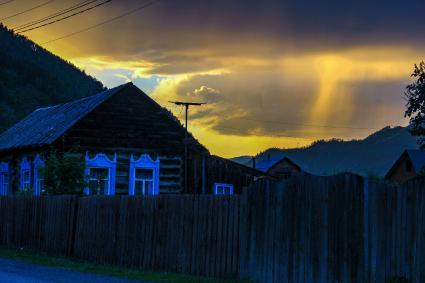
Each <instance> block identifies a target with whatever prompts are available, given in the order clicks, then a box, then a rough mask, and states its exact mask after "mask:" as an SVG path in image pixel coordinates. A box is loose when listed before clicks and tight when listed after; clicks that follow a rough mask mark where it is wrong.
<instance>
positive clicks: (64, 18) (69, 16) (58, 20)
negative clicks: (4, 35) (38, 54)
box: [18, 0, 112, 34]
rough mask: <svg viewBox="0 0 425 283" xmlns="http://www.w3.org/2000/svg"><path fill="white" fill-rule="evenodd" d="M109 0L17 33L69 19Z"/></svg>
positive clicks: (107, 1) (108, 0)
mask: <svg viewBox="0 0 425 283" xmlns="http://www.w3.org/2000/svg"><path fill="white" fill-rule="evenodd" d="M111 1H112V0H106V1H104V2H102V3H99V4H97V5H94V6H92V7H89V8H87V9H84V10H81V11H78V12H76V13H73V14H71V15H68V16H65V17H62V18H59V19H57V20H54V21H51V22H47V23H45V24H42V25H38V26H35V27H32V28H28V29H25V30H22V31H20V32H18V33H19V34H21V33H24V32H28V31H32V30H35V29H39V28H42V27H45V26H48V25H52V24H54V23H57V22H61V21H63V20H66V19H69V18H71V17H74V16H76V15H79V14H82V13H85V12H87V11H90V10H93V9H95V8H97V7H99V6H102V5H105V4H107V3H109V2H111Z"/></svg>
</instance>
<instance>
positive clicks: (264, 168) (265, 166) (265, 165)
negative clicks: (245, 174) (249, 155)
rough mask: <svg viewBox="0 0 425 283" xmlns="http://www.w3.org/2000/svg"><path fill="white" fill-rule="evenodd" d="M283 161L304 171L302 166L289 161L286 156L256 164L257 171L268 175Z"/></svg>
mask: <svg viewBox="0 0 425 283" xmlns="http://www.w3.org/2000/svg"><path fill="white" fill-rule="evenodd" d="M283 161H288V162H289V163H291V164H292V165H293V166H295V167H296V168H297V169H299V170H302V169H301V167H300V166H298V165H297V164H296V163H295V162H294V161H292V160H291V159H289V158H288V157H286V156H284V157H278V158H276V157H272V158H271V159H270V160H268V159H266V160H263V161H260V162H258V163H256V164H255V169H257V170H260V171H261V172H264V173H267V172H269V171H270V170H271V169H272V168H274V167H275V166H277V165H278V164H280V163H281V162H283Z"/></svg>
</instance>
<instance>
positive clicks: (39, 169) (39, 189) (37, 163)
mask: <svg viewBox="0 0 425 283" xmlns="http://www.w3.org/2000/svg"><path fill="white" fill-rule="evenodd" d="M43 192H44V161H43V159H42V158H41V157H40V155H38V154H37V156H36V157H35V159H34V195H36V196H39V195H41V194H42V193H43Z"/></svg>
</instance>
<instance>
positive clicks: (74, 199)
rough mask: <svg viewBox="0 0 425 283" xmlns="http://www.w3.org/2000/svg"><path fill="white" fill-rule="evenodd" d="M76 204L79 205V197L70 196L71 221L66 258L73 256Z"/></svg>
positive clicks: (76, 214) (76, 216)
mask: <svg viewBox="0 0 425 283" xmlns="http://www.w3.org/2000/svg"><path fill="white" fill-rule="evenodd" d="M78 203H79V197H77V196H72V198H71V208H70V210H71V219H70V225H69V235H70V237H69V245H68V256H69V257H73V256H74V248H75V247H74V246H75V238H76V233H77V222H78V208H79V206H78Z"/></svg>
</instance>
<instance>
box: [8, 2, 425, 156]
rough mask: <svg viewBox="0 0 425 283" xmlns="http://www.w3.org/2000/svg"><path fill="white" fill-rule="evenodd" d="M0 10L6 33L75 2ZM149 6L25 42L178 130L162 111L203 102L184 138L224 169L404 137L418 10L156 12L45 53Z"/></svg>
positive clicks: (178, 111) (401, 5)
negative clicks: (189, 136)
mask: <svg viewBox="0 0 425 283" xmlns="http://www.w3.org/2000/svg"><path fill="white" fill-rule="evenodd" d="M2 2H5V1H1V0H0V21H2V22H3V23H4V24H5V25H7V26H8V27H9V28H14V27H17V26H19V25H21V24H24V23H27V22H30V21H33V20H36V19H39V18H41V17H44V16H47V15H50V14H52V13H54V12H57V11H59V10H62V9H65V8H68V7H69V6H72V5H75V4H77V3H79V2H81V1H79V0H60V1H59V0H53V1H52V0H50V1H47V0H37V1H35V0H14V1H12V2H10V3H7V4H4V5H1V3H2ZM98 2H102V1H98ZM45 3H47V4H46V5H43V6H42V7H39V8H37V9H34V10H32V11H30V12H27V13H23V14H21V15H18V16H15V17H12V18H9V19H4V20H1V19H2V18H5V17H8V16H10V15H14V14H16V13H19V12H22V11H24V10H27V9H30V8H32V7H35V6H38V5H41V4H45ZM146 3H148V1H146V0H133V1H130V0H112V1H110V2H109V3H107V4H105V5H103V6H99V7H98V8H96V9H93V10H91V11H88V12H86V13H83V14H80V15H78V16H75V17H72V18H69V19H67V20H64V21H61V22H58V23H56V24H53V25H49V26H46V27H43V28H39V29H36V30H33V31H29V32H26V33H24V35H26V36H27V37H28V38H30V39H31V40H34V41H35V42H37V43H38V44H41V45H42V46H43V47H44V48H46V49H48V50H50V51H51V52H53V53H55V54H57V55H59V56H61V57H63V58H64V59H66V60H68V61H70V62H72V63H73V64H75V65H77V66H78V67H80V68H81V69H83V70H85V72H86V73H88V74H90V75H92V76H94V77H96V78H97V79H98V80H100V81H101V82H102V83H103V84H104V85H106V86H107V87H114V86H117V85H120V84H122V83H125V82H129V81H132V82H133V83H134V84H135V85H137V86H138V87H139V88H141V89H142V90H143V91H145V92H146V93H147V94H149V95H150V96H151V97H153V98H154V99H155V100H156V101H157V102H159V103H160V104H161V105H162V106H164V107H166V108H168V109H169V110H171V111H172V112H173V113H174V114H175V115H176V116H177V117H178V118H179V119H181V120H182V121H183V120H184V111H182V108H181V107H178V106H175V105H173V104H171V103H169V101H171V100H181V101H192V102H206V103H207V104H206V105H203V106H199V107H193V108H191V109H190V111H189V130H190V131H191V132H192V133H193V134H194V136H195V137H196V138H197V139H198V140H199V141H200V142H201V143H202V144H204V145H205V146H207V147H208V148H209V150H210V151H211V152H212V153H214V154H218V155H221V156H224V157H234V156H239V155H252V154H256V153H258V152H261V151H263V150H265V149H267V148H270V147H279V148H292V147H300V146H306V145H309V144H310V143H311V142H313V141H314V140H317V139H330V138H341V139H358V138H364V137H366V136H367V135H369V134H371V133H372V132H374V131H376V130H379V129H380V128H383V127H385V126H388V125H392V126H395V125H407V122H408V121H407V120H406V119H405V118H404V110H405V103H406V102H405V100H404V97H403V92H404V88H405V86H406V85H407V84H408V83H409V82H410V81H411V77H410V74H411V73H412V70H413V66H414V64H415V63H419V62H420V61H421V60H424V57H425V56H424V53H423V50H424V47H425V38H424V37H423V36H422V34H421V31H422V30H423V26H424V25H425V17H424V16H423V11H425V1H423V0H398V1H396V0H385V1H384V0H367V1H366V0H346V1H341V0H323V1H317V0H316V1H315V0H281V1H277V0H276V1H250V0H216V1H206V0H161V1H157V2H155V3H154V4H153V5H151V6H149V7H147V8H145V9H142V10H139V11H138V12H136V13H133V14H130V15H128V16H125V17H122V18H119V19H117V20H115V21H112V22H110V23H108V24H105V25H101V26H98V27H97V28H93V29H90V30H88V31H87V32H82V33H79V34H76V35H74V36H70V37H66V38H63V39H61V40H57V41H54V42H50V43H48V42H49V41H51V40H54V39H57V38H59V37H62V36H64V35H68V34H70V33H73V32H76V31H79V30H82V29H85V28H87V27H90V26H93V25H96V24H98V23H101V22H104V21H106V20H109V19H111V18H114V17H116V16H118V15H121V14H123V13H126V12H128V11H131V10H133V9H135V8H138V7H140V6H143V5H146Z"/></svg>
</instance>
